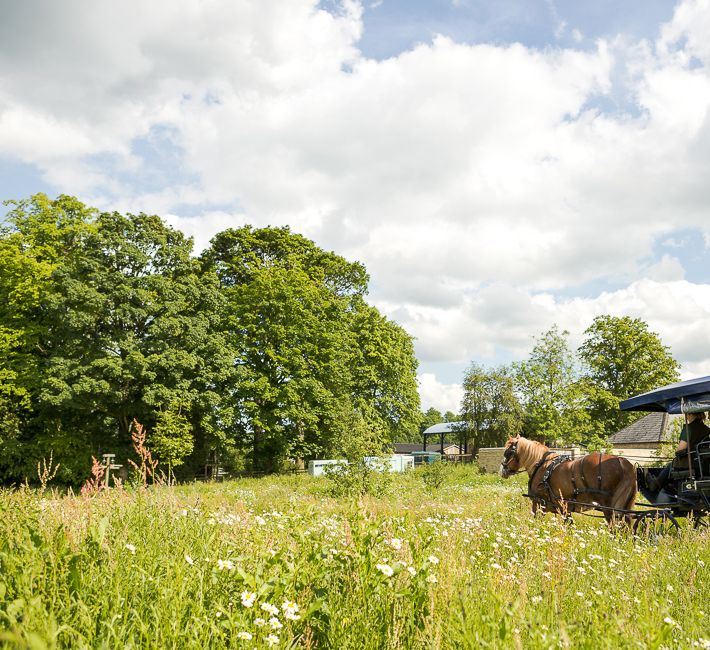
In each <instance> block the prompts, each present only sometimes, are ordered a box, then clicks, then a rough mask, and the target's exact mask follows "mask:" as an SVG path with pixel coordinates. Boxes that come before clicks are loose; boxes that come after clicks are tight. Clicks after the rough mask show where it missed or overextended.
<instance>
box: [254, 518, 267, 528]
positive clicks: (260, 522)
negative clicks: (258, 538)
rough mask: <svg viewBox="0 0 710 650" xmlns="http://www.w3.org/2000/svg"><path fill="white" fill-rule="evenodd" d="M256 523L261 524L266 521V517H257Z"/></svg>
mask: <svg viewBox="0 0 710 650" xmlns="http://www.w3.org/2000/svg"><path fill="white" fill-rule="evenodd" d="M256 523H257V524H259V526H263V525H264V524H265V523H266V519H264V518H263V517H257V518H256Z"/></svg>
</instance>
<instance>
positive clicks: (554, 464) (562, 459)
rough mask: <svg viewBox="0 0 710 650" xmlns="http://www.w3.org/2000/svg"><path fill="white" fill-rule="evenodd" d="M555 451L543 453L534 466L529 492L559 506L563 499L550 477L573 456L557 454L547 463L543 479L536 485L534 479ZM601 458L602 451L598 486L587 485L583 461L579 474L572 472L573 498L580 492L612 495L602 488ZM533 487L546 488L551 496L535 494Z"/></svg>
mask: <svg viewBox="0 0 710 650" xmlns="http://www.w3.org/2000/svg"><path fill="white" fill-rule="evenodd" d="M554 454H555V452H554V451H546V452H545V453H544V454H543V455H542V458H540V460H539V461H538V462H537V464H536V465H535V467H534V468H533V471H532V472H531V473H530V478H529V480H528V494H527V496H529V497H530V498H531V499H535V500H537V501H544V502H545V503H549V504H552V505H554V506H558V505H559V504H560V502H561V501H563V499H562V498H561V496H558V495H556V494H555V493H554V492H553V491H552V487H551V486H550V478H551V477H552V473H553V472H554V471H555V470H556V469H557V468H558V467H559V466H560V465H562V464H563V463H567V462H569V461H571V460H574V459H573V458H572V456H568V455H557V456H555V457H554V458H553V459H552V461H551V462H550V463H548V464H547V466H546V467H545V471H544V473H543V475H542V480H541V481H539V482H538V483H537V485H535V482H534V479H535V475H536V474H537V473H538V470H539V469H540V468H541V467H542V466H543V465H544V464H545V463H546V462H547V459H548V457H549V456H552V455H554ZM584 458H586V456H583V457H582V459H581V460H582V461H584ZM601 460H602V452H599V463H598V464H597V468H598V470H599V471H598V473H597V487H596V488H594V487H590V486H589V485H587V481H586V479H585V478H584V472H583V471H582V469H581V468H582V463H580V472H579V476H575V473H574V471H573V472H572V477H571V479H572V488H573V490H572V500H575V499H576V498H577V497H578V496H579V495H580V494H600V495H605V496H611V493H610V492H608V491H607V490H602V469H601ZM578 481H579V482H580V483H581V485H578V484H577V483H578ZM533 487H541V488H543V489H544V491H545V492H546V493H547V496H548V497H549V500H548V499H545V498H544V497H542V496H539V495H536V494H533Z"/></svg>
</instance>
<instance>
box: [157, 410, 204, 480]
mask: <svg viewBox="0 0 710 650" xmlns="http://www.w3.org/2000/svg"><path fill="white" fill-rule="evenodd" d="M148 443H149V447H150V449H151V450H152V451H153V452H155V455H156V457H157V458H158V460H160V461H162V462H163V463H165V464H166V465H167V466H168V480H169V481H170V480H171V478H174V475H173V469H174V468H175V467H179V466H180V465H182V464H183V462H184V460H185V458H186V457H187V456H189V455H190V454H191V453H192V451H193V449H194V438H193V435H192V428H191V426H190V422H189V421H188V419H187V418H186V417H185V416H184V415H183V414H182V413H181V409H180V408H175V407H172V406H170V407H169V408H167V409H166V410H164V411H160V412H159V413H158V415H157V417H156V422H155V426H154V427H153V431H152V432H151V434H150V436H149V440H148Z"/></svg>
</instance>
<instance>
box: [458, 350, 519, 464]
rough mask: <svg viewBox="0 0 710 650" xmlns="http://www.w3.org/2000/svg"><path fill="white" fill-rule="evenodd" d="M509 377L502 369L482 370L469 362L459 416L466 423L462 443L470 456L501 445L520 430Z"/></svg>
mask: <svg viewBox="0 0 710 650" xmlns="http://www.w3.org/2000/svg"><path fill="white" fill-rule="evenodd" d="M513 388H514V386H513V377H512V374H511V372H510V370H509V369H508V368H506V367H504V366H501V367H499V368H484V367H483V366H480V365H479V364H476V363H472V364H471V366H470V367H469V369H468V370H467V371H466V374H465V375H464V380H463V390H464V396H463V401H462V404H461V417H462V419H463V420H464V422H465V423H466V429H465V430H464V431H465V434H464V444H465V447H466V448H468V445H469V443H470V445H471V448H470V449H468V451H470V452H472V453H473V454H474V455H475V454H476V453H477V452H478V449H480V448H481V447H492V446H497V445H499V444H502V443H503V442H504V441H505V439H506V437H507V436H508V435H516V434H517V433H519V432H520V429H521V418H522V410H521V407H520V403H519V401H518V399H517V397H516V395H515V392H514V390H513Z"/></svg>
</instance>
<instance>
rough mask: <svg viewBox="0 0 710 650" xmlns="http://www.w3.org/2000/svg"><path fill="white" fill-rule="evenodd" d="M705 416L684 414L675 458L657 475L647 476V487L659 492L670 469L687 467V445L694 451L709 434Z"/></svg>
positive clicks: (703, 414)
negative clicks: (684, 421) (683, 423)
mask: <svg viewBox="0 0 710 650" xmlns="http://www.w3.org/2000/svg"><path fill="white" fill-rule="evenodd" d="M705 418H706V414H705V413H689V414H688V415H687V416H686V423H685V426H684V427H683V430H682V431H681V432H680V441H679V442H678V446H677V447H676V450H675V458H674V459H673V460H672V461H671V462H670V463H668V465H666V466H665V467H664V468H663V471H661V473H660V474H659V475H658V476H657V477H653V476H650V475H649V476H648V479H647V483H648V487H649V488H651V489H652V490H653V491H654V492H660V491H661V490H662V489H663V488H664V487H666V485H667V483H668V477H669V476H670V474H671V470H672V469H679V470H683V469H688V447H690V451H694V450H695V448H696V447H697V446H698V443H699V442H701V441H702V440H704V439H705V438H707V437H708V436H710V427H708V426H707V425H706V424H705V423H704V422H703V420H704V419H705Z"/></svg>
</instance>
